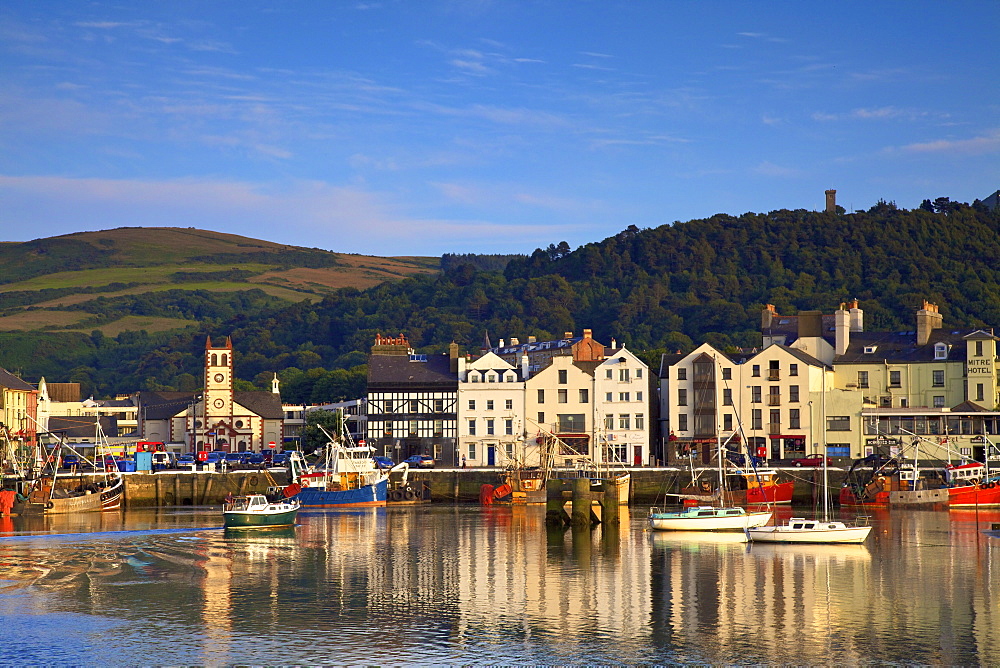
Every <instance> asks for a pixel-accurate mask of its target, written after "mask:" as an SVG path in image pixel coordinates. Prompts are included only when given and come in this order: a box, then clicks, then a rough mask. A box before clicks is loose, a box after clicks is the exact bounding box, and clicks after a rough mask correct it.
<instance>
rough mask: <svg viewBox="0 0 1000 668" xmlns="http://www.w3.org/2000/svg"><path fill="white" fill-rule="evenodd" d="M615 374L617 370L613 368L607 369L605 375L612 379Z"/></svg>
mask: <svg viewBox="0 0 1000 668" xmlns="http://www.w3.org/2000/svg"><path fill="white" fill-rule="evenodd" d="M614 376H615V372H614V371H612V370H611V369H608V370H607V371H605V372H604V377H605V378H607V379H608V380H611V379H612V378H614Z"/></svg>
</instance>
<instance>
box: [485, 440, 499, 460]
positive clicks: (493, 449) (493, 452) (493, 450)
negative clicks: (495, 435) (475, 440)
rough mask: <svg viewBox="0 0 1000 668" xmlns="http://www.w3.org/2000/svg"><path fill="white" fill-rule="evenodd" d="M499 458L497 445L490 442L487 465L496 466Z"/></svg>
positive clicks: (487, 449)
mask: <svg viewBox="0 0 1000 668" xmlns="http://www.w3.org/2000/svg"><path fill="white" fill-rule="evenodd" d="M496 459H497V446H496V445H494V444H492V443H490V444H489V445H487V446H486V465H487V466H494V465H496Z"/></svg>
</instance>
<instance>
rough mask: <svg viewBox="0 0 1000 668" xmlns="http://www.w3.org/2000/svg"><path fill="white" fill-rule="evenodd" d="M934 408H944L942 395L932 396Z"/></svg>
mask: <svg viewBox="0 0 1000 668" xmlns="http://www.w3.org/2000/svg"><path fill="white" fill-rule="evenodd" d="M934 408H944V397H941V396H936V397H934Z"/></svg>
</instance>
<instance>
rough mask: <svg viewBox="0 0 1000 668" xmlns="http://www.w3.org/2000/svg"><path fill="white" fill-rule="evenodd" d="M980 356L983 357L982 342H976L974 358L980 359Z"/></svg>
mask: <svg viewBox="0 0 1000 668" xmlns="http://www.w3.org/2000/svg"><path fill="white" fill-rule="evenodd" d="M982 356H983V342H982V341H976V357H982Z"/></svg>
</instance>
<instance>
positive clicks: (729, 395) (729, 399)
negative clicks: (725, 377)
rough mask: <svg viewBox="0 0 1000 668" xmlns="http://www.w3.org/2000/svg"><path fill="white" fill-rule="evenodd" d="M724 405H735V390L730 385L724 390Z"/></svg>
mask: <svg viewBox="0 0 1000 668" xmlns="http://www.w3.org/2000/svg"><path fill="white" fill-rule="evenodd" d="M722 405H723V406H732V405H733V391H732V390H731V389H729V388H728V387H727V388H725V389H723V390H722Z"/></svg>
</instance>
